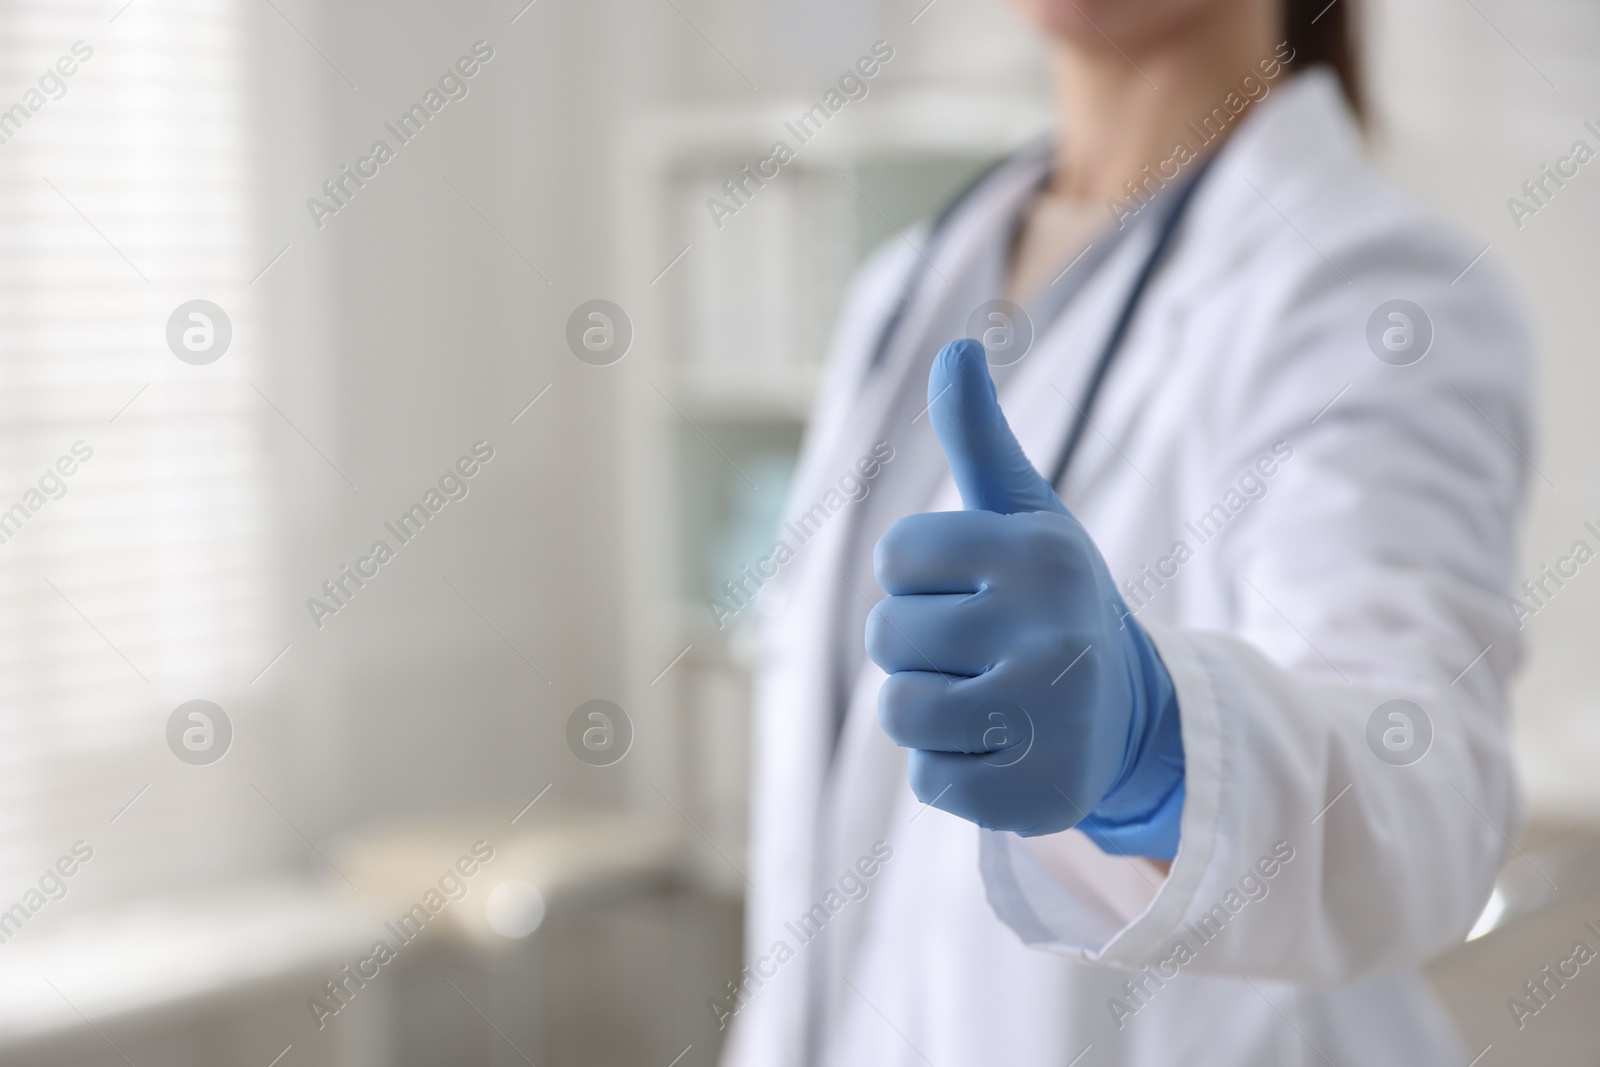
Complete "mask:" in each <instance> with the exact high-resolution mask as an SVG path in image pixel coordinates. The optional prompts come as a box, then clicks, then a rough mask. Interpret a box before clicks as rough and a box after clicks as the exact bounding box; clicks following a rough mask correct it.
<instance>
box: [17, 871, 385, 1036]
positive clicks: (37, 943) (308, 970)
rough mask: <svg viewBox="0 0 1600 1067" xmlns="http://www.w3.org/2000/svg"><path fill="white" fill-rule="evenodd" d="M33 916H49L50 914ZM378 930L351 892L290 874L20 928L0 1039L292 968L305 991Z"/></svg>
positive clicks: (154, 1007) (149, 1006)
mask: <svg viewBox="0 0 1600 1067" xmlns="http://www.w3.org/2000/svg"><path fill="white" fill-rule="evenodd" d="M41 918H42V920H43V921H44V922H49V921H50V916H49V913H48V911H46V912H45V913H44V914H43V916H42V917H41ZM378 930H379V926H378V924H377V923H376V922H374V920H373V918H372V916H371V915H369V914H367V913H365V912H363V911H362V910H360V909H359V908H358V907H356V906H355V905H354V904H352V902H351V901H350V900H349V899H347V898H345V897H342V896H341V895H339V894H337V893H335V892H333V891H331V890H329V889H326V888H319V887H316V886H312V885H307V884H300V883H289V882H283V883H261V884H253V885H248V886H245V887H242V888H233V889H228V890H223V891H216V892H209V893H205V894H203V895H189V896H184V897H174V898H164V899H160V900H152V901H145V902H141V903H137V904H133V905H130V906H127V907H124V908H119V909H116V910H114V911H105V912H101V913H96V914H88V915H83V916H79V917H75V918H73V920H72V921H71V922H67V923H61V924H58V925H55V926H52V927H50V928H49V929H48V930H40V931H39V936H31V935H32V933H33V931H32V929H31V927H25V928H24V930H23V932H22V933H21V934H19V935H17V937H16V938H15V939H14V940H13V941H11V942H9V943H8V944H6V946H5V949H4V952H0V1046H4V1045H11V1044H17V1043H21V1042H25V1041H32V1040H36V1039H38V1038H41V1037H45V1036H49V1035H52V1034H57V1033H64V1032H70V1031H78V1030H82V1029H83V1027H84V1019H85V1018H88V1019H93V1020H95V1021H96V1023H103V1022H107V1021H111V1020H115V1019H118V1018H125V1017H130V1016H134V1015H138V1014H142V1013H152V1012H159V1011H170V1010H173V1009H176V1008H182V1007H185V1006H188V1005H196V1004H201V1003H204V1002H206V1001H207V1000H208V999H209V998H212V997H216V996H219V995H223V994H228V993H236V992H238V991H240V990H242V989H247V988H252V987H257V986H260V985H262V984H264V983H269V982H281V981H283V980H285V979H287V978H292V977H294V976H296V975H306V976H307V977H306V983H307V986H308V988H314V987H315V986H316V984H317V982H319V981H320V980H321V979H323V978H325V977H326V975H325V974H324V973H323V972H324V971H332V970H337V969H338V968H339V967H340V966H342V965H343V964H346V963H349V962H351V961H352V960H354V959H355V958H357V957H358V956H360V955H362V954H364V953H365V952H366V951H367V950H368V949H369V948H370V947H371V945H372V941H373V938H374V936H375V934H376V933H377V932H378ZM46 978H48V979H49V981H48V982H47V981H45V979H46ZM52 986H54V987H55V988H52ZM58 989H59V992H57V990H58ZM69 998H70V1002H69ZM80 1012H81V1013H82V1014H81V1015H80V1014H79V1013H80Z"/></svg>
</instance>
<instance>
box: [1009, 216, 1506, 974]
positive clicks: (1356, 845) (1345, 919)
mask: <svg viewBox="0 0 1600 1067" xmlns="http://www.w3.org/2000/svg"><path fill="white" fill-rule="evenodd" d="M1416 231H1417V232H1404V231H1403V230H1402V231H1401V232H1398V233H1396V232H1391V233H1388V234H1385V235H1381V236H1376V237H1372V238H1370V239H1368V240H1365V241H1363V240H1361V239H1360V235H1350V236H1349V239H1348V240H1347V241H1346V242H1345V243H1343V244H1340V243H1339V242H1338V241H1337V239H1336V237H1335V236H1334V235H1329V236H1327V237H1326V238H1323V237H1321V236H1320V235H1319V237H1318V240H1319V241H1321V242H1322V247H1323V248H1324V250H1326V251H1327V252H1328V255H1329V256H1330V257H1331V258H1332V260H1333V261H1334V262H1337V263H1339V265H1340V268H1341V270H1342V272H1343V274H1344V275H1345V276H1347V277H1348V279H1349V280H1348V281H1347V282H1346V281H1341V280H1340V279H1339V278H1337V277H1332V278H1330V276H1329V275H1330V272H1329V271H1328V269H1327V264H1326V262H1325V261H1324V262H1310V261H1302V263H1301V265H1300V266H1299V267H1294V266H1291V267H1289V268H1285V269H1278V270H1275V271H1274V272H1271V273H1272V274H1274V275H1275V277H1271V278H1269V277H1268V276H1267V272H1252V276H1251V284H1252V285H1259V286H1260V288H1259V289H1258V290H1257V291H1256V292H1254V293H1252V294H1251V298H1250V301H1249V302H1242V301H1241V302H1239V303H1235V304H1233V306H1232V311H1231V312H1229V311H1227V310H1226V309H1227V307H1228V301H1226V300H1220V301H1217V304H1218V307H1219V313H1221V314H1229V313H1231V314H1233V315H1234V318H1233V319H1232V321H1219V322H1217V323H1216V324H1215V326H1214V327H1207V326H1206V324H1205V322H1204V321H1203V315H1204V312H1203V311H1202V312H1199V313H1197V314H1199V315H1200V316H1202V317H1201V318H1200V319H1197V320H1196V321H1195V322H1192V323H1191V324H1190V325H1191V327H1192V328H1195V329H1206V328H1214V329H1215V330H1216V331H1217V334H1216V336H1218V337H1226V338H1227V339H1228V342H1229V352H1228V353H1227V354H1222V353H1218V354H1217V355H1216V356H1215V357H1214V358H1215V359H1216V361H1217V366H1218V373H1217V385H1216V389H1217V392H1216V394H1215V395H1214V396H1212V397H1210V398H1203V399H1204V400H1205V401H1206V402H1205V403H1203V404H1202V405H1200V406H1198V407H1197V411H1199V412H1201V413H1202V416H1201V417H1204V413H1206V412H1211V413H1212V415H1211V416H1210V417H1209V419H1208V420H1207V423H1206V426H1207V428H1206V429H1202V430H1197V431H1196V434H1197V441H1196V443H1197V444H1199V445H1201V446H1202V447H1197V448H1194V449H1193V450H1192V451H1194V452H1195V454H1196V455H1205V454H1209V456H1212V457H1215V460H1205V461H1204V462H1211V463H1214V464H1215V465H1214V466H1212V467H1211V468H1210V471H1209V473H1207V474H1202V473H1200V472H1199V470H1198V468H1196V477H1197V479H1198V480H1202V481H1209V483H1210V484H1211V485H1212V486H1213V487H1214V488H1213V489H1212V490H1210V492H1211V494H1212V495H1211V497H1210V499H1212V500H1214V501H1217V502H1221V503H1223V504H1224V506H1225V507H1228V508H1229V509H1230V511H1231V510H1232V503H1234V502H1235V501H1234V500H1232V499H1231V498H1226V497H1225V492H1224V489H1225V488H1226V487H1228V486H1229V485H1230V483H1231V484H1232V487H1233V488H1236V489H1237V486H1238V478H1239V476H1240V475H1239V472H1241V471H1248V470H1249V469H1251V465H1252V463H1253V462H1254V461H1255V460H1257V459H1259V458H1260V457H1261V456H1273V455H1275V456H1276V462H1275V464H1273V466H1275V468H1276V469H1275V471H1274V475H1273V476H1272V477H1270V478H1262V479H1258V480H1259V481H1260V482H1262V483H1263V484H1264V485H1265V489H1264V495H1261V496H1260V497H1259V498H1257V499H1249V498H1248V497H1242V494H1240V495H1241V497H1242V499H1243V506H1242V508H1241V509H1240V510H1239V511H1238V513H1237V514H1236V515H1233V516H1232V518H1231V519H1230V520H1229V521H1228V523H1227V524H1226V526H1224V527H1223V529H1222V531H1221V532H1219V533H1216V534H1215V535H1214V536H1213V537H1212V538H1211V539H1210V540H1208V541H1207V542H1205V543H1203V544H1200V543H1196V544H1195V545H1194V558H1193V559H1192V560H1191V561H1189V562H1188V563H1186V564H1185V568H1186V569H1188V571H1189V573H1187V574H1185V575H1183V578H1182V580H1183V581H1184V582H1188V583H1192V584H1190V586H1189V590H1188V591H1187V594H1184V595H1188V596H1199V597H1205V598H1209V600H1210V601H1211V602H1214V603H1220V604H1223V605H1225V606H1224V607H1223V608H1222V609H1220V610H1219V612H1217V614H1220V615H1221V616H1222V617H1224V618H1226V619H1229V620H1231V625H1227V626H1223V627H1220V628H1214V629H1199V628H1196V627H1194V626H1189V625H1185V624H1184V622H1183V619H1182V615H1183V612H1182V611H1181V610H1179V611H1177V612H1175V613H1174V614H1175V618H1173V619H1169V620H1167V622H1166V623H1165V624H1163V623H1158V622H1155V621H1153V620H1150V621H1147V620H1146V619H1145V618H1144V617H1143V616H1141V621H1142V622H1145V623H1146V627H1147V629H1148V631H1149V633H1150V635H1151V637H1152V639H1153V640H1154V642H1155V644H1156V646H1157V648H1158V650H1159V652H1160V654H1161V656H1162V659H1163V661H1164V663H1165V664H1166V666H1167V669H1168V670H1169V672H1170V673H1171V675H1172V678H1173V681H1174V683H1175V687H1176V690H1177V694H1178V702H1179V706H1180V709H1181V718H1182V732H1183V745H1184V751H1185V758H1186V776H1187V777H1186V787H1187V796H1186V800H1185V806H1184V811H1183V817H1182V829H1181V843H1180V846H1179V851H1178V855H1177V858H1176V859H1175V861H1174V863H1173V865H1172V867H1171V870H1170V873H1169V874H1168V875H1167V876H1166V877H1165V878H1164V879H1163V878H1162V877H1161V875H1160V874H1159V872H1158V871H1157V870H1156V869H1155V868H1153V867H1148V866H1147V870H1148V871H1149V873H1148V875H1147V881H1148V882H1149V885H1150V888H1149V892H1148V893H1146V894H1144V899H1143V901H1142V902H1143V903H1144V905H1145V906H1144V907H1143V910H1142V911H1141V912H1140V913H1139V914H1137V915H1136V916H1135V917H1134V918H1132V919H1131V920H1125V917H1124V916H1122V915H1117V914H1115V913H1114V911H1113V910H1112V909H1110V908H1108V907H1107V905H1106V904H1105V903H1104V901H1103V899H1101V898H1099V897H1097V896H1096V895H1095V894H1094V893H1093V892H1090V891H1088V890H1086V889H1084V888H1083V887H1082V886H1075V885H1073V884H1071V883H1069V882H1067V881H1064V880H1063V879H1062V878H1061V877H1060V876H1059V874H1052V873H1051V872H1050V871H1048V870H1047V869H1046V866H1045V865H1043V864H1041V862H1040V860H1039V858H1038V856H1037V853H1036V852H1030V851H1029V849H1028V848H1026V847H1024V845H1023V843H1022V842H1021V841H1020V839H1018V838H1015V837H1013V836H1012V835H1009V834H1001V833H991V832H983V833H982V839H983V840H982V848H981V859H980V863H981V865H982V871H983V875H984V878H985V882H986V886H987V891H988V894H989V899H990V902H991V904H992V905H993V907H994V908H995V910H996V912H997V914H998V915H999V916H1000V917H1001V919H1002V920H1004V921H1005V922H1006V923H1007V924H1008V925H1010V926H1011V927H1012V929H1013V930H1015V931H1016V932H1017V933H1018V935H1019V936H1021V937H1022V939H1023V940H1024V941H1025V942H1027V943H1029V944H1033V945H1037V946H1040V947H1043V948H1047V949H1052V950H1055V951H1058V952H1063V953H1068V954H1071V955H1074V956H1077V957H1080V958H1084V959H1087V960H1091V961H1099V962H1103V963H1107V964H1112V965H1115V966H1120V967H1125V968H1129V969H1134V970H1140V969H1143V968H1146V967H1149V968H1151V969H1152V971H1151V973H1153V974H1155V975H1156V979H1152V981H1155V980H1159V979H1162V978H1170V977H1172V976H1174V975H1176V974H1177V973H1179V972H1180V971H1181V972H1183V973H1191V972H1192V973H1209V974H1217V975H1228V976H1236V977H1247V978H1273V979H1284V980H1290V981H1297V982H1342V981H1347V980H1350V979H1352V978H1354V977H1356V976H1359V975H1361V974H1363V973H1367V972H1371V971H1375V970H1379V969H1384V968H1391V967H1408V966H1415V965H1417V964H1419V963H1421V962H1422V961H1424V960H1426V959H1428V958H1429V957H1431V956H1433V955H1435V954H1437V953H1438V952H1440V951H1441V950H1443V949H1445V948H1447V947H1448V946H1450V945H1451V944H1452V943H1457V942H1459V941H1460V940H1461V938H1462V937H1463V936H1464V935H1465V934H1466V932H1467V931H1468V930H1469V928H1470V927H1471V925H1472V923H1473V921H1474V919H1475V918H1476V917H1477V915H1478V914H1479V912H1480V910H1481V908H1482V907H1483V905H1484V903H1485V901H1486V899H1487V897H1488V895H1489V892H1490V889H1491V887H1492V884H1493V880H1494V876H1495V873H1496V871H1497V869H1498V867H1499V865H1500V863H1501V861H1502V859H1503V857H1504V855H1505V853H1506V851H1507V849H1508V848H1509V845H1510V838H1511V836H1512V835H1514V834H1515V833H1516V828H1515V827H1516V822H1517V819H1518V810H1517V808H1518V801H1517V795H1516V790H1515V785H1514V781H1513V775H1512V771H1511V758H1510V753H1509V738H1508V725H1507V703H1508V697H1507V687H1508V683H1509V678H1510V675H1511V674H1512V672H1513V670H1514V668H1515V665H1516V661H1517V659H1518V647H1519V643H1518V635H1517V630H1518V628H1519V623H1518V621H1517V619H1516V617H1515V615H1514V613H1513V611H1512V610H1511V607H1510V606H1509V604H1508V599H1507V593H1508V591H1509V588H1510V586H1511V584H1512V579H1511V573H1512V568H1513V566H1514V552H1513V543H1514V536H1513V535H1514V525H1515V517H1516V515H1517V513H1518V511H1519V506H1520V503H1521V499H1522V496H1523V495H1524V484H1525V482H1526V481H1527V480H1528V479H1529V478H1530V477H1537V476H1538V475H1537V474H1536V473H1535V471H1536V468H1534V467H1533V466H1532V463H1533V462H1534V461H1533V459H1531V458H1530V457H1532V455H1533V449H1532V446H1531V444H1530V441H1529V437H1530V428H1529V415H1528V410H1527V407H1528V399H1527V397H1528V391H1529V385H1528V381H1527V378H1528V371H1527V366H1526V362H1525V349H1526V344H1525V341H1524V337H1523V334H1522V331H1521V328H1520V325H1519V323H1518V320H1517V317H1516V315H1515V314H1514V313H1513V311H1512V310H1511V308H1510V307H1509V306H1508V303H1507V301H1506V299H1505V297H1504V296H1503V291H1504V287H1503V285H1502V284H1501V282H1500V281H1499V279H1498V278H1497V277H1496V276H1495V275H1494V273H1493V271H1492V269H1490V268H1489V265H1488V264H1487V263H1481V264H1479V265H1478V266H1477V267H1476V268H1474V271H1473V272H1471V273H1469V274H1468V275H1466V276H1465V277H1464V278H1461V279H1460V280H1459V282H1457V283H1452V282H1451V278H1452V276H1453V275H1454V274H1455V273H1456V272H1457V271H1459V269H1460V265H1461V264H1463V263H1465V262H1467V261H1468V259H1470V257H1471V251H1470V250H1465V254H1464V255H1463V246H1461V245H1459V244H1457V243H1456V242H1454V241H1452V240H1448V239H1446V238H1443V237H1441V236H1440V235H1439V234H1438V233H1437V232H1435V231H1432V230H1429V229H1426V228H1420V227H1419V228H1416ZM1396 293H1405V294H1408V295H1411V296H1412V297H1413V299H1415V300H1416V302H1417V303H1419V304H1421V305H1423V306H1424V307H1425V308H1426V309H1427V311H1428V313H1429V315H1430V317H1431V321H1432V324H1433V327H1434V330H1435V331H1436V333H1435V339H1434V341H1433V346H1432V350H1431V351H1430V352H1429V353H1428V355H1427V356H1426V357H1425V358H1424V359H1422V360H1421V361H1420V362H1418V363H1416V364H1413V365H1411V366H1406V367H1397V366H1391V365H1388V364H1386V363H1384V362H1381V361H1380V360H1378V359H1377V358H1375V357H1374V355H1373V354H1372V353H1371V352H1370V351H1368V346H1367V344H1366V342H1365V340H1364V332H1363V331H1364V327H1365V323H1366V320H1367V318H1368V316H1369V314H1370V313H1371V312H1372V310H1373V309H1374V308H1377V307H1378V306H1379V305H1380V304H1382V303H1384V302H1385V301H1386V300H1388V299H1390V298H1392V297H1393V296H1394V295H1395V294H1396ZM1213 295H1215V294H1213ZM1240 306H1247V307H1251V308H1253V309H1256V310H1255V312H1254V313H1253V314H1252V315H1247V316H1239V315H1238V308H1239V307H1240ZM1275 449H1276V450H1277V451H1276V453H1275V452H1274V450H1275ZM1197 462H1201V461H1197ZM1197 499H1199V498H1197ZM1203 510H1204V505H1203V504H1202V505H1199V506H1197V507H1195V508H1194V513H1198V512H1200V511H1203ZM1191 540H1192V541H1197V539H1195V538H1191ZM1163 595H1165V594H1163ZM1397 700H1398V701H1405V702H1407V703H1403V704H1390V703H1389V702H1391V701H1397ZM1418 709H1420V712H1419V711H1418ZM1395 712H1398V713H1399V714H1401V715H1402V716H1403V717H1402V718H1393V717H1392V714H1391V713H1395ZM1408 731H1410V732H1409V733H1408ZM1430 734H1431V738H1430V737H1429V735H1430ZM1408 742H1409V747H1408ZM1418 754H1420V758H1415V757H1416V756H1417V755H1418ZM1076 832H1077V831H1069V833H1076ZM1104 862H1107V863H1110V862H1123V863H1128V862H1134V861H1127V860H1122V861H1115V860H1113V859H1112V858H1111V857H1106V858H1105V859H1104Z"/></svg>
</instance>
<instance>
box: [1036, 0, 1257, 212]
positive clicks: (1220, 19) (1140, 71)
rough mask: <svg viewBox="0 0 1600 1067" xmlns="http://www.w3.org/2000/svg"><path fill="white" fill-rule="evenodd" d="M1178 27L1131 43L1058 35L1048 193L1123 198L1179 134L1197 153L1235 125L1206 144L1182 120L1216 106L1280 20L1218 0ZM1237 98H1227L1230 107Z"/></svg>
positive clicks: (1234, 89)
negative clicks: (1055, 134)
mask: <svg viewBox="0 0 1600 1067" xmlns="http://www.w3.org/2000/svg"><path fill="white" fill-rule="evenodd" d="M1219 7H1220V8H1221V9H1222V11H1221V12H1218V13H1216V14H1211V15H1209V16H1208V17H1207V18H1205V19H1203V20H1201V19H1197V20H1195V23H1194V24H1193V25H1191V26H1189V27H1187V28H1186V29H1185V30H1184V32H1182V33H1177V34H1169V35H1168V36H1166V37H1164V38H1162V39H1160V40H1154V41H1149V42H1145V43H1142V44H1136V43H1133V42H1118V43H1117V45H1116V46H1113V45H1112V44H1110V43H1109V42H1106V41H1105V40H1103V39H1102V40H1101V41H1099V42H1098V46H1096V44H1095V43H1093V42H1091V43H1087V44H1080V43H1077V42H1061V43H1059V44H1057V46H1056V50H1055V55H1054V67H1055V86H1056V103H1057V115H1058V117H1059V121H1060V127H1061V128H1060V130H1059V138H1058V145H1059V147H1058V149H1057V152H1058V156H1057V159H1056V171H1055V175H1054V177H1053V178H1052V180H1051V185H1050V189H1051V192H1052V193H1055V194H1056V195H1061V196H1069V197H1074V198H1086V199H1092V200H1104V199H1109V198H1118V199H1120V198H1123V197H1125V196H1126V195H1127V188H1126V186H1125V184H1124V183H1126V182H1128V181H1130V180H1131V181H1133V182H1134V183H1135V184H1138V183H1139V181H1140V179H1141V178H1142V177H1143V174H1142V168H1144V167H1145V166H1146V165H1149V166H1150V167H1151V168H1152V169H1154V168H1155V166H1156V164H1157V163H1159V162H1161V161H1163V160H1166V159H1168V158H1169V157H1170V156H1171V155H1172V154H1173V149H1174V147H1175V146H1176V145H1177V144H1178V142H1180V141H1184V142H1187V143H1188V144H1189V145H1190V146H1191V147H1193V148H1194V149H1196V150H1197V152H1198V153H1200V154H1206V153H1209V152H1212V151H1215V150H1216V148H1217V147H1218V146H1219V145H1221V143H1222V142H1223V140H1225V139H1226V137H1227V135H1228V134H1229V133H1231V132H1232V131H1233V130H1234V129H1235V128H1236V127H1237V125H1238V118H1240V117H1242V114H1243V112H1241V113H1240V115H1238V116H1235V120H1234V121H1233V122H1231V123H1229V124H1228V125H1227V126H1226V127H1225V128H1224V130H1223V131H1222V135H1221V136H1218V137H1216V138H1214V139H1213V140H1212V141H1211V142H1210V143H1209V144H1207V145H1205V146H1203V147H1202V146H1200V145H1198V144H1196V140H1197V139H1196V138H1195V136H1194V135H1193V134H1192V133H1190V132H1189V131H1188V130H1187V129H1186V128H1185V123H1187V122H1189V121H1191V120H1198V119H1199V118H1200V117H1202V116H1205V115H1207V114H1209V113H1210V112H1211V110H1212V108H1215V107H1223V106H1224V99H1225V98H1226V97H1227V96H1228V94H1229V93H1235V94H1237V98H1238V100H1243V101H1244V102H1245V105H1246V107H1247V108H1248V106H1249V105H1250V103H1251V101H1249V99H1248V98H1246V97H1245V94H1244V93H1243V92H1242V91H1240V82H1241V80H1242V79H1243V78H1244V76H1245V75H1246V74H1254V75H1255V76H1256V80H1257V81H1261V80H1262V78H1261V72H1260V70H1258V69H1257V67H1256V64H1257V62H1258V61H1259V60H1261V59H1263V58H1266V57H1269V56H1271V55H1272V53H1273V49H1274V47H1275V45H1276V43H1277V37H1276V36H1275V35H1276V34H1277V33H1278V32H1279V27H1278V26H1277V25H1276V24H1275V23H1274V22H1273V21H1272V20H1269V19H1266V18H1264V17H1262V15H1261V14H1260V12H1259V10H1258V9H1257V8H1256V7H1255V6H1254V5H1252V4H1249V3H1238V4H1225V5H1219ZM1238 100H1236V101H1234V103H1235V106H1237V102H1238Z"/></svg>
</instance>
